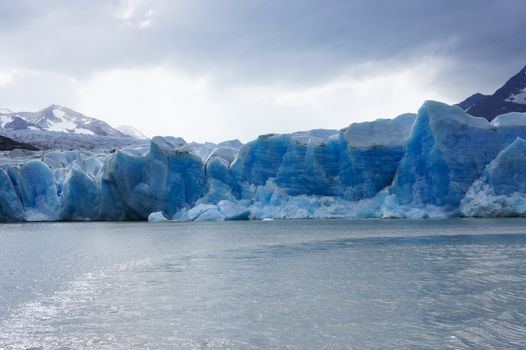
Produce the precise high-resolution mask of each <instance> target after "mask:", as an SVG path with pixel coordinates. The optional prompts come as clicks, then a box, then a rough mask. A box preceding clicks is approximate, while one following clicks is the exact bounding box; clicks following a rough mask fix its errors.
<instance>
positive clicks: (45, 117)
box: [0, 105, 126, 137]
mask: <svg viewBox="0 0 526 350" xmlns="http://www.w3.org/2000/svg"><path fill="white" fill-rule="evenodd" d="M0 127H1V128H4V129H13V130H40V131H54V132H65V133H68V134H84V135H97V136H117V137H121V136H126V135H125V134H123V133H122V132H120V131H119V130H117V129H115V128H112V127H111V126H110V125H109V124H108V123H106V122H104V121H102V120H99V119H95V118H91V117H88V116H85V115H84V114H82V113H79V112H76V111H74V110H72V109H70V108H67V107H63V106H58V105H51V106H49V107H47V108H44V109H42V110H40V111H38V112H11V111H9V110H6V109H2V110H1V111H0Z"/></svg>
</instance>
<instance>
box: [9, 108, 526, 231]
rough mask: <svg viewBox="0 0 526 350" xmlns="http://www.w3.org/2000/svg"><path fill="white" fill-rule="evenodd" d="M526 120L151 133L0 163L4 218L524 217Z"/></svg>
mask: <svg viewBox="0 0 526 350" xmlns="http://www.w3.org/2000/svg"><path fill="white" fill-rule="evenodd" d="M525 140H526V115H525V114H523V113H518V112H513V113H507V114H503V115H499V116H497V117H496V118H494V119H493V120H492V121H491V122H490V121H488V120H487V119H485V118H481V117H474V116H472V115H469V114H467V113H466V112H464V111H463V110H462V108H461V107H459V106H450V105H447V104H444V103H440V102H434V101H426V102H425V103H424V104H423V106H422V107H421V108H420V109H419V111H418V113H417V114H416V115H415V114H404V115H401V116H398V117H396V118H394V119H379V120H376V121H372V122H363V123H354V124H351V125H350V126H349V127H347V128H344V129H341V130H321V129H320V130H311V131H307V132H296V133H291V134H269V135H262V136H260V137H258V138H257V139H256V140H253V141H251V142H249V143H247V144H244V145H243V144H241V143H240V142H239V141H237V140H236V141H227V142H223V143H220V144H211V143H210V144H196V143H186V142H185V140H183V139H181V138H175V137H154V138H152V139H151V140H150V141H149V143H148V142H143V143H137V144H131V145H128V146H125V147H122V148H121V149H119V150H116V151H115V152H110V153H108V152H106V153H101V152H96V151H88V150H72V151H56V150H55V151H49V152H40V153H36V155H34V156H28V155H26V154H20V155H19V156H12V155H11V156H7V155H5V154H4V156H3V157H2V158H1V159H0V219H1V220H2V221H4V222H11V221H59V220H63V221H76V220H149V221H152V222H156V221H165V220H176V221H221V220H247V219H287V218H428V217H450V216H470V217H471V216H475V217H499V216H524V215H526V186H525V185H524V181H523V179H524V177H525V175H526V170H525V169H526V141H525Z"/></svg>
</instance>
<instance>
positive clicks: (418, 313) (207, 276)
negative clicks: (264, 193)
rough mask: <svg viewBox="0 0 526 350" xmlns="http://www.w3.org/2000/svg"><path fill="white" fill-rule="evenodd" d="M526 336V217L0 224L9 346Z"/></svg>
mask: <svg viewBox="0 0 526 350" xmlns="http://www.w3.org/2000/svg"><path fill="white" fill-rule="evenodd" d="M26 348H35V349H130V348H137V349H145V348H149V349H195V348H198V349H201V348H203V349H207V348H212V349H216V348H218V349H223V348H224V349H226V348H228V349H269V348H274V349H351V348H352V349H408V348H414V349H486V348H506V349H520V348H522V349H524V348H526V220H523V219H495V220H490V219H478V220H477V219H451V220H449V219H448V220H415V221H404V220H354V221H345V220H291V221H268V222H267V221H265V222H262V221H251V222H219V223H159V224H148V223H141V222H132V223H100V222H98V223H97V222H93V223H37V224H4V225H1V226H0V349H26Z"/></svg>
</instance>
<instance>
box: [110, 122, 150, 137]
mask: <svg viewBox="0 0 526 350" xmlns="http://www.w3.org/2000/svg"><path fill="white" fill-rule="evenodd" d="M117 130H119V131H120V132H122V133H123V134H124V135H127V136H130V137H133V138H134V139H137V140H147V139H148V136H146V135H144V134H143V133H142V132H140V131H139V130H137V129H136V128H134V127H133V126H129V125H121V126H118V127H117Z"/></svg>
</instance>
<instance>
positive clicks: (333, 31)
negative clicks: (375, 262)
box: [0, 0, 526, 89]
mask: <svg viewBox="0 0 526 350" xmlns="http://www.w3.org/2000/svg"><path fill="white" fill-rule="evenodd" d="M123 3H126V2H114V3H108V2H105V1H100V2H96V1H94V2H92V1H57V0H52V1H46V2H42V1H28V0H25V1H24V0H22V1H17V2H12V1H8V0H5V1H0V14H1V18H2V19H3V20H2V24H1V26H0V38H1V41H0V42H1V44H0V47H1V50H2V56H4V57H3V58H2V59H1V61H0V62H2V63H3V64H4V65H7V64H16V65H19V66H23V67H29V68H32V69H42V70H50V71H57V72H60V73H61V74H64V73H66V74H73V75H79V76H81V75H82V74H84V73H86V72H89V71H93V70H100V69H106V68H110V67H126V66H136V65H148V64H156V63H158V62H174V63H175V64H176V65H177V66H179V67H184V68H185V69H188V70H190V71H197V72H199V71H200V72H202V71H212V72H214V73H217V74H218V75H223V76H224V77H230V78H232V79H233V80H236V79H242V80H243V81H252V80H254V81H261V80H269V79H272V80H281V81H288V82H291V83H294V82H297V83H302V82H304V81H316V80H319V79H321V80H323V79H326V78H327V77H329V76H334V75H337V74H339V73H340V72H341V71H342V70H344V69H347V68H348V67H352V66H354V65H359V64H362V63H364V62H378V64H379V65H381V64H382V63H383V62H389V63H390V64H393V63H399V64H404V62H405V61H409V60H411V59H412V58H415V57H417V58H418V57H420V56H437V57H445V58H446V59H449V60H451V62H452V63H453V68H452V69H451V72H446V73H448V74H450V75H451V76H455V77H456V80H457V83H461V81H462V80H464V79H467V80H468V81H470V83H468V84H472V83H471V82H473V83H476V84H480V86H481V87H482V88H483V89H484V88H487V85H489V84H487V83H486V84H485V83H484V81H489V82H491V83H493V80H495V79H496V78H497V77H501V76H503V74H504V73H507V72H512V71H516V70H518V69H519V68H521V65H522V64H524V57H526V45H524V43H523V39H522V38H524V37H525V36H526V22H525V21H524V13H526V2H524V1H522V0H510V1H506V2H502V1H492V0H467V1H453V0H446V1H444V0H441V1H420V0H418V1H417V0H400V1H379V0H359V1H356V0H355V1H348V0H341V1H312V0H284V1H279V2H277V1H276V2H269V1H260V0H253V1H244V0H224V1H202V0H201V1H200V0H197V1H192V2H188V1H155V0H151V1H143V2H142V3H143V5H142V6H137V9H136V13H131V14H130V15H129V17H128V18H119V17H118V16H117V13H118V11H119V6H122V4H123ZM131 3H137V4H140V3H141V1H135V2H134V1H132V2H131ZM147 11H151V13H150V15H151V25H150V26H149V27H148V28H143V29H141V28H139V24H140V21H141V20H144V18H143V17H144V16H146V13H145V12H147ZM480 71H484V72H486V73H487V75H488V76H487V77H486V76H484V75H482V76H481V75H480V74H476V73H477V72H480ZM447 78H449V77H445V80H447Z"/></svg>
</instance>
